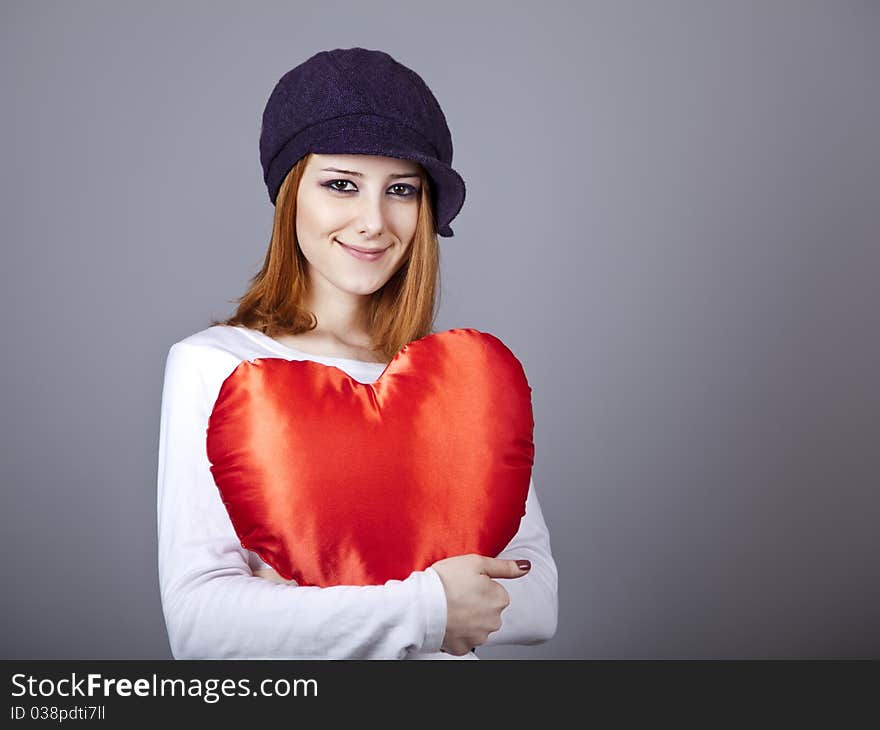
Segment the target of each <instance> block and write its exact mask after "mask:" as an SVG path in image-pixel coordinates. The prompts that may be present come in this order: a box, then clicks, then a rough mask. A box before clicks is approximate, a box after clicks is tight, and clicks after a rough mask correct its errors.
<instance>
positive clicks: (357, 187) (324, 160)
mask: <svg viewBox="0 0 880 730" xmlns="http://www.w3.org/2000/svg"><path fill="white" fill-rule="evenodd" d="M420 196H421V181H420V178H419V165H418V164H417V163H415V162H411V161H410V160H399V159H397V158H394V157H380V156H376V155H316V154H314V155H312V156H311V158H310V159H309V161H308V164H307V165H306V169H305V171H304V172H303V177H302V180H301V181H300V185H299V190H298V191H297V197H296V237H297V240H298V241H299V246H300V248H301V249H302V252H303V255H304V256H305V258H306V260H307V261H308V263H309V267H308V268H309V280H310V283H311V284H312V287H313V291H315V292H316V293H329V292H331V291H333V290H336V291H337V292H344V293H347V294H352V295H360V296H364V295H369V294H372V293H373V292H375V291H377V290H378V289H380V288H381V287H382V286H384V285H385V283H386V282H387V281H388V280H389V279H390V278H391V277H392V276H393V275H394V274H395V272H396V271H397V270H398V269H399V268H400V266H401V264H402V263H403V261H404V259H405V258H406V254H407V250H408V248H409V245H410V243H411V242H412V239H413V236H414V235H415V232H416V222H417V221H418V215H419V200H420ZM362 252H364V253H362Z"/></svg>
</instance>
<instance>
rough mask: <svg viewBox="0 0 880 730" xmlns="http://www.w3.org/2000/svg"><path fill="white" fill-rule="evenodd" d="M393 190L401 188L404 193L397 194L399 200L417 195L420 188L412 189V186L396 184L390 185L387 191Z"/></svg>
mask: <svg viewBox="0 0 880 730" xmlns="http://www.w3.org/2000/svg"><path fill="white" fill-rule="evenodd" d="M394 188H402V189H403V191H404V192H402V193H397V195H399V196H400V197H401V198H411V197H413V196H414V195H418V194H419V192H420V191H421V189H420V188H416V187H413V186H412V185H407V184H406V183H396V184H395V185H392V186H391V187H390V188H389V190H393V189H394Z"/></svg>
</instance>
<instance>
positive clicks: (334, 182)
mask: <svg viewBox="0 0 880 730" xmlns="http://www.w3.org/2000/svg"><path fill="white" fill-rule="evenodd" d="M337 183H342V184H343V185H354V183H353V182H352V181H351V180H331V181H330V182H327V183H324V184H323V185H324V187H325V188H330V190H335V191H336V192H337V193H351V192H354V191H352V190H344V189H343V188H341V187H336V185H337Z"/></svg>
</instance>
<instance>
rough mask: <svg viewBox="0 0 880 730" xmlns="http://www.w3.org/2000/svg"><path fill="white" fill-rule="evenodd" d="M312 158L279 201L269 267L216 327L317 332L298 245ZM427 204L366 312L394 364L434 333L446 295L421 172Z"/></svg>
mask: <svg viewBox="0 0 880 730" xmlns="http://www.w3.org/2000/svg"><path fill="white" fill-rule="evenodd" d="M310 157H311V154H308V155H306V156H305V157H303V158H302V159H300V160H299V161H298V162H297V163H296V164H295V165H294V166H293V168H292V169H291V171H290V172H289V173H288V174H287V177H286V178H285V180H284V182H283V183H282V185H281V188H280V189H279V191H278V197H277V199H276V201H275V219H274V222H273V224H272V238H271V240H270V242H269V250H268V251H267V252H266V257H265V261H264V262H263V268H262V269H261V270H260V271H259V273H257V274H256V275H254V276H253V277H252V278H251V281H250V286H249V288H248V290H247V291H246V292H245V294H244V295H243V296H242V297H240V298H239V299H236V300H230V301H232V302H237V303H238V306H237V309H236V312H235V314H234V315H233V316H232V317H229V318H228V319H223V320H214V321H212V322H211V325H212V326H213V325H229V326H243V327H248V328H251V329H256V330H259V331H260V332H262V333H263V334H265V335H268V336H269V337H277V336H279V335H283V334H300V333H301V332H306V331H308V330H312V329H314V328H315V327H316V326H317V324H318V321H317V318H316V317H315V315H314V313H313V312H310V311H308V310H307V309H305V307H304V304H303V302H304V301H305V293H306V291H307V289H308V261H307V260H306V258H305V256H304V255H303V252H302V249H300V247H299V242H298V241H297V239H296V197H297V191H298V190H299V185H300V181H301V180H302V177H303V171H304V170H305V168H306V164H307V163H308V160H309V158H310ZM419 177H420V178H421V189H422V192H421V198H420V202H419V215H418V220H417V222H416V232H415V235H414V236H413V240H412V242H411V243H410V245H409V248H408V250H407V255H406V257H405V258H404V260H403V262H402V263H401V265H400V268H399V269H398V270H397V271H396V272H395V273H394V275H393V276H392V277H391V278H390V279H389V280H388V281H387V282H386V283H385V285H384V286H383V287H382V288H380V289H378V290H377V291H375V292H374V293H373V294H372V295H371V297H370V302H369V308H368V328H369V333H370V336H371V338H372V342H373V349H374V350H375V351H376V352H377V353H379V354H381V355H382V356H383V357H384V359H385V360H391V359H392V358H393V357H394V355H396V354H397V353H398V352H399V351H400V349H401V348H402V347H403V346H404V345H406V344H407V343H409V342H412V341H413V340H417V339H419V338H421V337H424V336H426V335H428V334H431V331H432V330H431V328H432V327H433V325H434V318H435V316H436V313H437V307H438V306H439V297H440V250H439V245H438V242H437V231H436V224H435V219H434V208H433V205H432V202H431V201H432V198H431V188H430V182H429V178H428V175H427V174H426V173H425V170H424V168H422V167H421V165H420V166H419Z"/></svg>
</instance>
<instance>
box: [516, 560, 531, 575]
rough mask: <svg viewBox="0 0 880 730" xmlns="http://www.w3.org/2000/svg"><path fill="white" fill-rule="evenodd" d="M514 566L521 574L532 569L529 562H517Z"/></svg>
mask: <svg viewBox="0 0 880 730" xmlns="http://www.w3.org/2000/svg"><path fill="white" fill-rule="evenodd" d="M516 566H517V567H518V568H519V569H520V570H521V571H523V572H525V571H527V570H529V569H530V568H531V567H532V563H531V561H530V560H517V561H516Z"/></svg>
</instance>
